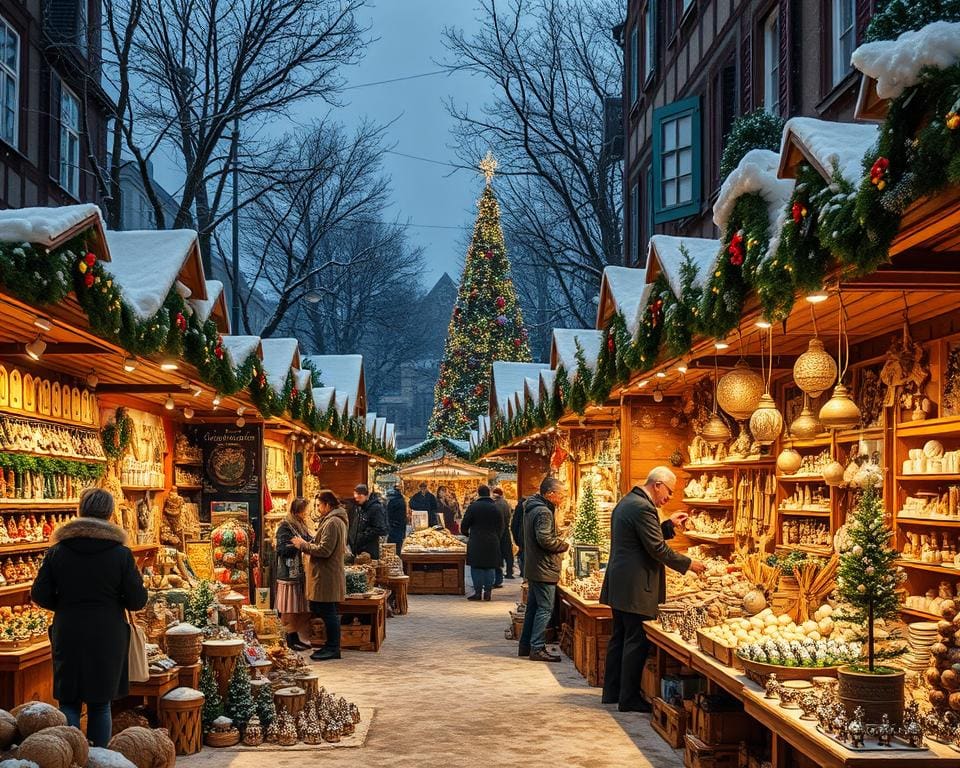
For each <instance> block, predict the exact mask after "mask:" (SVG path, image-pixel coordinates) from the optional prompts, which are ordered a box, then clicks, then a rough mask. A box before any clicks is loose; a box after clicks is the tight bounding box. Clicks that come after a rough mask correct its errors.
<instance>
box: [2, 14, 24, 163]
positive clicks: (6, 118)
mask: <svg viewBox="0 0 960 768" xmlns="http://www.w3.org/2000/svg"><path fill="white" fill-rule="evenodd" d="M19 116H20V35H18V34H17V33H16V32H14V30H13V27H11V26H10V25H9V24H7V22H6V21H4V20H3V19H2V18H0V139H2V140H3V141H5V142H6V143H7V144H9V145H10V146H12V147H16V146H17V134H18V133H19V128H20V126H19Z"/></svg>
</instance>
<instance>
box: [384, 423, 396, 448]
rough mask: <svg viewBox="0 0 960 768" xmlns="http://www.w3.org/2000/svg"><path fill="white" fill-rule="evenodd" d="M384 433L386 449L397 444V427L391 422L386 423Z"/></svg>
mask: <svg viewBox="0 0 960 768" xmlns="http://www.w3.org/2000/svg"><path fill="white" fill-rule="evenodd" d="M385 432H386V435H387V437H386V441H387V448H393V446H395V445H396V444H397V426H396V424H394V423H393V422H392V421H388V422H387V428H386V430H385Z"/></svg>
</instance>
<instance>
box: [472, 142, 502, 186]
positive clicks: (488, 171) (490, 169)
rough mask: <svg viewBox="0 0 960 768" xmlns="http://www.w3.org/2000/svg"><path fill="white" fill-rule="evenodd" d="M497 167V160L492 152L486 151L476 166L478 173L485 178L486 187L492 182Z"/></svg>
mask: <svg viewBox="0 0 960 768" xmlns="http://www.w3.org/2000/svg"><path fill="white" fill-rule="evenodd" d="M499 165H500V164H499V163H498V162H497V158H495V157H494V156H493V152H491V151H490V150H489V149H488V150H487V155H486V157H484V158H483V160H481V161H480V163H479V165H478V166H477V167H478V168H479V169H480V172H481V173H482V174H483V175H484V176H485V177H486V179H487V186H488V187H489V186H490V184H491V183H492V182H493V176H494V174H495V173H496V172H497V168H498V167H499Z"/></svg>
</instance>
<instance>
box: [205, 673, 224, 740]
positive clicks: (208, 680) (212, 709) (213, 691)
mask: <svg viewBox="0 0 960 768" xmlns="http://www.w3.org/2000/svg"><path fill="white" fill-rule="evenodd" d="M200 693H202V694H203V712H202V714H201V720H202V722H203V731H204V733H206V732H207V731H209V730H210V729H211V728H212V727H213V721H214V720H216V719H217V718H218V717H220V716H221V715H222V714H223V701H221V699H220V691H219V690H218V689H217V678H216V676H215V675H214V674H213V667H211V666H210V664H209V662H204V663H203V667H201V669H200Z"/></svg>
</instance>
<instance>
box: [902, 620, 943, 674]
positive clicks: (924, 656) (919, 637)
mask: <svg viewBox="0 0 960 768" xmlns="http://www.w3.org/2000/svg"><path fill="white" fill-rule="evenodd" d="M907 641H908V646H907V652H906V653H905V654H904V655H903V656H902V657H901V659H900V660H899V666H902V667H903V668H905V669H910V670H913V671H914V672H923V671H924V670H925V669H926V668H927V667H929V666H930V646H931V645H933V644H934V643H935V642H937V623H936V622H935V621H915V622H914V623H913V624H908V625H907Z"/></svg>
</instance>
